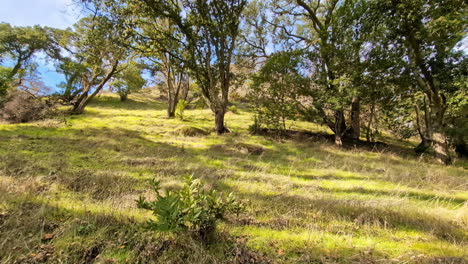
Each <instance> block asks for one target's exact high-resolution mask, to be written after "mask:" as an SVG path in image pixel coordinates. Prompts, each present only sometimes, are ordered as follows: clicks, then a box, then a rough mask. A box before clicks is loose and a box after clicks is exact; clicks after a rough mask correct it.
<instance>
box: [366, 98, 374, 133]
mask: <svg viewBox="0 0 468 264" xmlns="http://www.w3.org/2000/svg"><path fill="white" fill-rule="evenodd" d="M374 111H375V104H374V103H372V106H371V112H370V116H369V122H368V123H367V131H366V141H367V142H371V130H372V119H373V118H374Z"/></svg>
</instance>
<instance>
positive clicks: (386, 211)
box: [0, 96, 468, 263]
mask: <svg viewBox="0 0 468 264" xmlns="http://www.w3.org/2000/svg"><path fill="white" fill-rule="evenodd" d="M186 115H187V120H186V121H179V120H171V119H167V118H166V117H165V108H164V105H163V104H162V103H159V102H154V101H151V100H150V99H148V98H141V97H133V98H132V97H131V98H130V100H129V101H128V102H124V103H120V102H119V101H118V98H116V97H105V96H104V97H101V98H99V99H98V100H97V101H96V102H94V103H93V104H92V105H90V108H89V109H88V111H87V112H86V113H85V114H84V115H81V116H71V117H69V118H68V119H67V122H66V123H63V122H58V121H53V120H49V121H43V122H38V123H33V124H20V125H0V157H1V159H0V238H1V239H0V263H38V262H48V263H60V262H61V263H136V262H138V261H139V262H141V263H408V262H409V263H464V261H465V260H466V257H467V255H466V248H467V246H468V243H467V242H468V230H467V228H466V227H467V226H468V203H467V199H468V176H467V175H468V173H467V171H466V169H463V168H462V167H460V166H458V167H457V166H452V167H443V166H438V165H433V164H432V160H431V159H430V158H429V157H419V156H416V155H415V154H414V153H413V152H412V151H410V149H409V148H407V147H406V146H407V145H406V143H404V142H402V143H401V145H396V144H395V143H394V142H392V143H391V144H389V143H386V145H383V144H380V145H379V146H378V147H372V146H361V145H359V146H357V147H351V148H347V149H338V148H336V147H334V146H333V145H332V144H330V143H329V142H328V141H327V137H328V136H327V135H326V129H325V128H324V127H322V126H319V125H315V124H310V123H301V122H297V123H294V124H291V126H292V128H291V129H292V130H295V131H298V130H301V131H309V132H301V133H305V134H300V135H292V136H291V137H289V138H283V139H282V140H276V139H274V138H271V137H266V136H261V135H250V134H249V133H248V126H249V124H251V122H252V121H251V116H250V114H249V113H247V112H245V111H241V112H240V114H238V115H235V114H232V113H229V114H228V115H227V117H226V120H227V124H228V126H229V127H230V128H231V130H232V131H233V133H230V134H227V135H223V136H216V135H215V134H214V133H212V134H210V135H206V136H183V135H180V134H175V133H173V132H174V131H175V130H176V129H177V128H180V127H181V126H185V125H195V126H197V127H199V128H202V129H205V130H207V131H211V126H212V123H213V117H212V115H211V113H210V112H209V111H208V110H196V109H195V110H188V111H187V114H186ZM309 133H310V134H309ZM320 135H323V139H321V136H320ZM459 164H461V163H459ZM192 173H193V174H194V176H195V177H198V178H201V179H202V181H203V182H204V183H205V184H207V185H208V186H210V187H212V188H216V189H219V190H222V191H226V192H229V191H233V192H235V193H236V194H237V195H238V196H239V197H240V198H241V199H243V200H245V201H246V202H248V203H249V211H248V213H247V214H246V215H243V216H241V217H240V218H239V219H229V221H228V222H227V223H225V224H222V225H220V226H219V231H220V233H221V234H222V235H221V238H220V241H219V243H216V244H215V245H213V246H211V247H205V246H203V245H201V244H199V243H198V242H196V241H192V240H190V239H188V238H185V237H184V236H179V237H178V236H176V235H174V234H166V233H162V234H155V233H153V232H149V231H145V230H144V229H143V228H142V223H144V222H145V221H146V220H147V219H149V218H151V215H149V214H148V213H147V212H144V211H141V210H139V209H136V206H135V199H136V198H138V196H139V195H145V196H149V195H150V192H148V190H147V189H148V188H147V187H148V185H147V182H148V180H149V179H152V178H157V179H160V180H161V181H162V183H163V186H164V187H165V188H178V187H179V186H180V185H181V183H182V180H183V178H184V177H185V176H186V175H187V174H192Z"/></svg>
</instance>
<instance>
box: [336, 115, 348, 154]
mask: <svg viewBox="0 0 468 264" xmlns="http://www.w3.org/2000/svg"><path fill="white" fill-rule="evenodd" d="M334 132H335V145H337V146H340V147H341V146H342V145H343V141H342V138H343V135H344V134H345V133H346V121H345V118H344V111H343V110H336V111H335V129H334Z"/></svg>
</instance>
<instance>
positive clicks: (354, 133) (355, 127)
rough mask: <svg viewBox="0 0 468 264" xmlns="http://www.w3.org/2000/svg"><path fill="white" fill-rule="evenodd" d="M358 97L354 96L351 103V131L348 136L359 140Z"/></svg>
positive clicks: (359, 109)
mask: <svg viewBox="0 0 468 264" xmlns="http://www.w3.org/2000/svg"><path fill="white" fill-rule="evenodd" d="M360 112H361V107H360V98H359V97H357V96H355V97H353V101H352V103H351V133H350V136H351V138H352V139H354V140H359V137H360V136H361V119H360V114H361V113H360Z"/></svg>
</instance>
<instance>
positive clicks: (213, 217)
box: [137, 176, 245, 242]
mask: <svg viewBox="0 0 468 264" xmlns="http://www.w3.org/2000/svg"><path fill="white" fill-rule="evenodd" d="M151 185H152V189H153V190H154V192H155V193H156V200H154V201H147V200H146V199H145V198H144V197H140V198H139V199H138V200H137V206H138V208H143V209H147V210H151V211H152V212H153V214H154V215H155V216H156V217H157V221H153V220H150V221H149V222H148V227H149V228H150V229H153V230H158V231H173V232H190V233H191V234H192V235H194V236H195V237H196V238H198V239H201V240H202V241H203V242H211V241H212V239H213V238H214V235H215V231H216V224H217V222H218V220H223V219H225V217H226V216H227V215H229V214H235V215H237V216H238V215H239V214H240V213H241V212H243V211H244V210H245V207H244V205H243V204H242V203H241V202H240V201H238V200H237V199H236V198H235V197H234V195H233V193H229V194H227V195H226V194H223V193H219V192H217V191H215V190H210V191H206V190H204V189H203V185H202V184H201V182H200V180H198V179H196V180H194V179H193V177H192V176H189V177H188V178H187V179H186V182H185V185H184V187H183V188H182V189H180V190H177V191H166V192H165V195H161V191H160V190H161V182H160V181H152V182H151Z"/></svg>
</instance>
